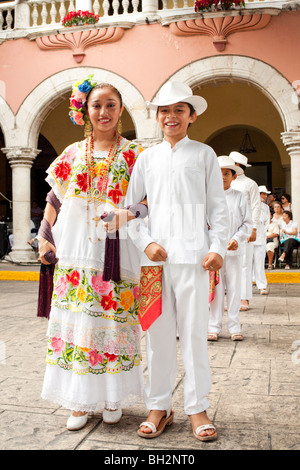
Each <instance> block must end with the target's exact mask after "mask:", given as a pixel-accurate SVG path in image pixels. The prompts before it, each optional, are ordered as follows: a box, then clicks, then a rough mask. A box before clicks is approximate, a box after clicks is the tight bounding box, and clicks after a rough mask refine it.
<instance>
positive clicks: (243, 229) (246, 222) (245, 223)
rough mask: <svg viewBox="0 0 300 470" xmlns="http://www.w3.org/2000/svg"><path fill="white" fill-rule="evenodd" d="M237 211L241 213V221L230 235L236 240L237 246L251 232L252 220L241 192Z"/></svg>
mask: <svg viewBox="0 0 300 470" xmlns="http://www.w3.org/2000/svg"><path fill="white" fill-rule="evenodd" d="M239 206H240V207H239V211H240V212H241V214H242V223H241V225H240V226H239V228H238V230H237V231H236V233H235V234H234V235H233V236H232V237H231V238H233V239H234V240H236V241H237V243H238V244H239V246H241V244H242V243H243V242H244V241H245V240H246V239H247V237H248V236H249V233H250V232H251V229H252V226H253V222H252V217H251V214H250V210H249V207H248V204H247V201H246V198H245V196H244V194H243V193H241V196H240V204H239Z"/></svg>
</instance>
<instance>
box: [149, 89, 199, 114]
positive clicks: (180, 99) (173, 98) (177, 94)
mask: <svg viewBox="0 0 300 470" xmlns="http://www.w3.org/2000/svg"><path fill="white" fill-rule="evenodd" d="M175 103H190V104H191V105H192V106H193V107H194V109H195V111H196V113H197V115H198V116H199V114H202V113H204V111H205V110H206V108H207V101H206V100H205V99H204V98H202V96H198V95H193V91H192V89H191V88H190V87H189V86H188V85H186V84H185V83H180V82H167V83H165V84H164V85H163V86H162V87H161V89H160V92H159V95H158V98H156V99H155V100H153V102H150V101H147V106H148V108H150V109H154V111H156V110H157V108H158V106H168V105H170V104H175Z"/></svg>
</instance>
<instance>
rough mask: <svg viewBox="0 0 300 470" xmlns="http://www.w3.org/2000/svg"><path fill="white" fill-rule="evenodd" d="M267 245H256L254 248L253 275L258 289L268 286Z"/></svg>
mask: <svg viewBox="0 0 300 470" xmlns="http://www.w3.org/2000/svg"><path fill="white" fill-rule="evenodd" d="M265 258H266V245H254V249H253V277H254V280H255V281H256V287H257V288H258V289H266V288H267V284H268V282H267V278H266V273H265Z"/></svg>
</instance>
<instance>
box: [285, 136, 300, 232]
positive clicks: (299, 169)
mask: <svg viewBox="0 0 300 470" xmlns="http://www.w3.org/2000/svg"><path fill="white" fill-rule="evenodd" d="M281 138H282V141H283V143H284V145H285V146H286V149H287V152H288V154H289V156H290V158H291V196H292V207H293V219H294V220H295V221H296V222H298V224H300V196H299V188H300V128H299V129H297V130H295V131H294V130H291V131H288V132H282V134H281Z"/></svg>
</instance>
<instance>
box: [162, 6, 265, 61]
mask: <svg viewBox="0 0 300 470" xmlns="http://www.w3.org/2000/svg"><path fill="white" fill-rule="evenodd" d="M271 16H272V14H270V13H257V12H255V13H246V14H229V15H226V16H224V15H222V13H221V12H220V13H219V16H218V13H214V14H213V15H210V16H201V17H199V18H192V19H186V20H182V21H175V22H174V23H170V24H169V28H170V30H171V32H172V33H173V34H175V35H176V36H197V35H205V36H210V37H211V38H212V40H213V44H214V46H215V48H216V49H217V51H219V52H222V51H224V49H225V47H226V44H227V37H228V36H229V35H230V34H233V33H237V32H241V31H253V30H256V29H261V28H264V27H265V26H267V24H268V23H269V22H270V20H271Z"/></svg>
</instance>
